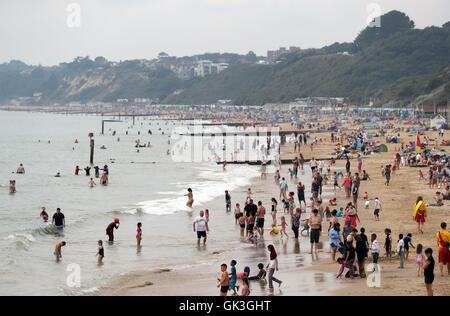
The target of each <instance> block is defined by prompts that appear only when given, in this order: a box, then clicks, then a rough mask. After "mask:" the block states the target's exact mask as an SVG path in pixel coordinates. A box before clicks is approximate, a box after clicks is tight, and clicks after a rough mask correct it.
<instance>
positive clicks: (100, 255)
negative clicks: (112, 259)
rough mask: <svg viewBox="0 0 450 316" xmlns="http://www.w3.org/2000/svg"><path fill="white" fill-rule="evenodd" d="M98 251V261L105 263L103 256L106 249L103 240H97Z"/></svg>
mask: <svg viewBox="0 0 450 316" xmlns="http://www.w3.org/2000/svg"><path fill="white" fill-rule="evenodd" d="M97 245H98V251H97V262H98V264H102V263H103V258H104V257H105V250H104V249H103V241H102V240H99V241H97Z"/></svg>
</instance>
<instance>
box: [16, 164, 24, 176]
mask: <svg viewBox="0 0 450 316" xmlns="http://www.w3.org/2000/svg"><path fill="white" fill-rule="evenodd" d="M16 173H21V174H23V173H25V168H24V167H23V164H20V165H19V167H17V171H16Z"/></svg>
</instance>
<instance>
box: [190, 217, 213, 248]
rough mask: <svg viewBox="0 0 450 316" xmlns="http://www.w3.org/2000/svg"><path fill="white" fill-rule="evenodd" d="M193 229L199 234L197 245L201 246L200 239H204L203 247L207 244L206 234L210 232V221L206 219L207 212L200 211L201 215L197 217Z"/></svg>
mask: <svg viewBox="0 0 450 316" xmlns="http://www.w3.org/2000/svg"><path fill="white" fill-rule="evenodd" d="M192 229H193V230H194V232H197V245H200V239H201V238H202V237H203V245H205V244H206V232H207V231H209V227H208V221H207V220H206V218H205V212H204V211H200V215H199V216H197V217H196V218H195V219H194V221H193V222H192Z"/></svg>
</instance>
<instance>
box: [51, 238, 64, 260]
mask: <svg viewBox="0 0 450 316" xmlns="http://www.w3.org/2000/svg"><path fill="white" fill-rule="evenodd" d="M65 245H66V242H65V241H61V242H59V243H57V244H56V246H55V252H54V253H53V254H54V255H55V257H56V262H59V261H61V258H62V252H61V248H62V247H64V246H65Z"/></svg>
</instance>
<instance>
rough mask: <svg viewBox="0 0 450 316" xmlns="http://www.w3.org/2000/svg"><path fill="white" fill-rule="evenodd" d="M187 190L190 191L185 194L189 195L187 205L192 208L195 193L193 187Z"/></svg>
mask: <svg viewBox="0 0 450 316" xmlns="http://www.w3.org/2000/svg"><path fill="white" fill-rule="evenodd" d="M187 190H188V193H187V194H185V195H184V196H187V197H188V201H187V203H186V206H187V207H189V208H190V209H192V204H194V194H193V193H192V189H191V188H188V189H187Z"/></svg>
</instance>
